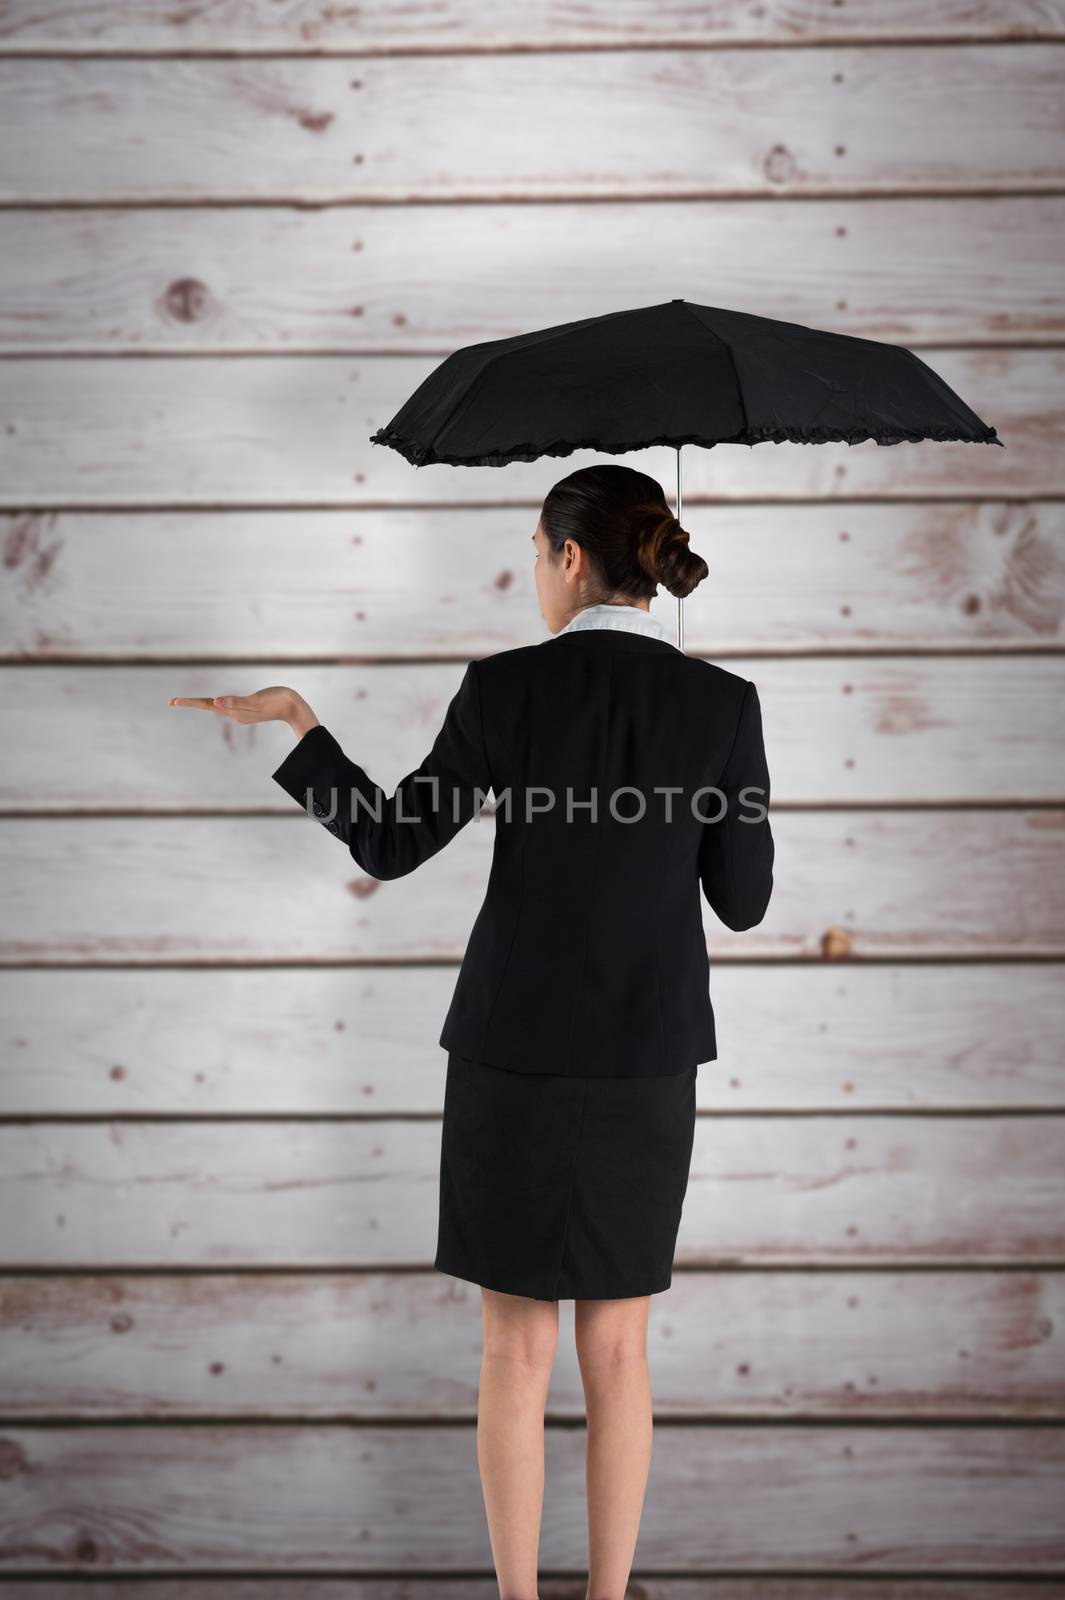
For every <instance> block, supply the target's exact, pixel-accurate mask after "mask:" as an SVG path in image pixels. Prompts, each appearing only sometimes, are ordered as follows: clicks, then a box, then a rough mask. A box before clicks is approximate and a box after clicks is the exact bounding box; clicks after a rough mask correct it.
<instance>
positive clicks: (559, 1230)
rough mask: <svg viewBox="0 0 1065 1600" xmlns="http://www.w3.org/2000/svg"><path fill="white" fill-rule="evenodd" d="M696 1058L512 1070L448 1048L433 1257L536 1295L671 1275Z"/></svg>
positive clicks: (649, 1284) (573, 1294)
mask: <svg viewBox="0 0 1065 1600" xmlns="http://www.w3.org/2000/svg"><path fill="white" fill-rule="evenodd" d="M696 1071H697V1068H696V1067H694V1066H693V1067H690V1068H688V1069H687V1070H685V1071H682V1072H679V1073H676V1074H670V1075H669V1076H665V1077H642V1078H621V1077H614V1078H611V1077H577V1076H573V1075H562V1074H558V1075H555V1074H551V1073H528V1072H511V1071H509V1070H508V1069H506V1068H504V1067H496V1066H489V1065H487V1064H486V1063H484V1062H480V1061H470V1060H467V1059H466V1058H465V1057H464V1056H458V1055H456V1054H455V1053H454V1052H453V1051H452V1052H450V1053H449V1055H448V1059H447V1078H446V1081H445V1086H444V1115H443V1123H442V1126H441V1141H440V1214H439V1232H438V1237H437V1248H436V1259H435V1261H434V1263H433V1265H434V1266H435V1267H436V1269H437V1270H438V1271H439V1272H446V1273H449V1274H450V1275H451V1276H452V1277H455V1278H465V1279H467V1280H468V1281H469V1282H472V1283H479V1284H482V1285H483V1286H484V1287H485V1288H488V1289H500V1290H502V1291H503V1292H504V1293H506V1294H521V1295H529V1296H531V1297H532V1298H533V1299H536V1300H573V1299H588V1300H616V1299H624V1298H628V1297H629V1296H633V1295H645V1294H657V1293H659V1292H660V1291H661V1290H663V1289H668V1288H669V1285H670V1282H671V1281H672V1274H673V1253H674V1249H675V1247H676V1242H677V1230H678V1228H679V1226H680V1218H681V1210H682V1208H683V1204H684V1196H685V1192H686V1190H687V1187H688V1173H689V1169H690V1166H691V1155H692V1147H693V1144H694V1140H695V1079H696Z"/></svg>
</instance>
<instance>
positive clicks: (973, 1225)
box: [0, 1073, 1065, 1270]
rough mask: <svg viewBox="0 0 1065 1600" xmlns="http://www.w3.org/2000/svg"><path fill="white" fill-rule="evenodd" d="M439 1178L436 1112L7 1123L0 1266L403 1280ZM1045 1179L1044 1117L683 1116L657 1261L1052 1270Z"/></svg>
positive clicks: (1054, 1204) (1063, 1155)
mask: <svg viewBox="0 0 1065 1600" xmlns="http://www.w3.org/2000/svg"><path fill="white" fill-rule="evenodd" d="M442 1076H443V1074H442V1073H441V1079H442ZM441 1093H442V1089H441ZM439 1165H440V1124H439V1121H438V1120H437V1119H436V1118H432V1119H419V1120H396V1121H386V1120H382V1121H372V1122H366V1121H351V1122H306V1121H302V1122H275V1121H266V1122H247V1123H243V1124H236V1123H229V1122H208V1123H200V1122H192V1123H188V1122H163V1123H145V1122H126V1123H120V1122H112V1123H110V1124H106V1125H105V1124H98V1123H88V1124H79V1123H30V1124H8V1125H4V1126H2V1127H0V1172H2V1173H3V1174H4V1178H3V1183H2V1191H0V1196H2V1199H3V1208H2V1212H0V1267H4V1268H22V1267H30V1266H36V1267H52V1268H65V1267H74V1266H76V1267H92V1268H95V1269H100V1270H103V1269H107V1268H111V1267H115V1268H118V1267H134V1266H136V1267H148V1266H152V1267H159V1266H166V1267H177V1266H190V1267H227V1266H229V1267H232V1266H254V1267H262V1266H281V1267H312V1266H313V1267H338V1266H350V1267H381V1266H397V1265H398V1266H417V1267H422V1266H425V1265H427V1264H430V1263H431V1262H432V1260H433V1253H434V1250H435V1245H436V1226H437V1207H438V1200H439ZM999 1174H1002V1175H1003V1176H1000V1177H996V1178H995V1181H989V1175H999ZM1063 1175H1065V1119H1062V1118H1058V1117H1046V1116H1039V1115H1036V1116H1017V1117H993V1116H992V1117H957V1116H946V1117H940V1116H932V1115H929V1116H921V1117H908V1118H899V1117H893V1116H877V1115H869V1116H864V1117H860V1118H859V1117H840V1116H830V1117H823V1118H818V1117H813V1116H811V1117H774V1116H768V1117H757V1116H754V1117H748V1118H738V1117H728V1118H715V1117H713V1116H702V1117H699V1119H698V1122H697V1127H696V1135H695V1149H694V1153H693V1156H692V1165H691V1176H690V1180H689V1184H688V1191H687V1195H686V1198H685V1210H684V1216H683V1220H682V1222H681V1225H680V1234H679V1238H678V1241H677V1263H678V1265H681V1266H706V1265H719V1264H720V1265H739V1264H744V1263H750V1264H751V1265H756V1266H769V1265H773V1264H792V1263H798V1262H803V1263H810V1264H814V1263H817V1262H833V1263H838V1264H841V1265H847V1264H855V1265H858V1264H861V1265H869V1264H871V1263H879V1262H889V1263H891V1262H896V1263H906V1262H925V1263H933V1264H934V1263H941V1262H944V1261H963V1262H966V1263H968V1264H971V1265H987V1264H990V1263H993V1262H999V1261H1007V1262H1010V1263H1012V1264H1017V1265H1021V1264H1034V1263H1038V1264H1044V1265H1055V1264H1056V1265H1061V1264H1063V1263H1065V1237H1063V1234H1062V1226H1061V1217H1062V1208H1063V1203H1065V1177H1063Z"/></svg>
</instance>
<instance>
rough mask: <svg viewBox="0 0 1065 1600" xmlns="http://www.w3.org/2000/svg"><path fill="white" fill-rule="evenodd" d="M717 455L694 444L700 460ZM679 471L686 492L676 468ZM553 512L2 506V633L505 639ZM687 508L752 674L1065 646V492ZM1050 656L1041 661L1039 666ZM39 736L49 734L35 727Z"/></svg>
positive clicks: (511, 639)
mask: <svg viewBox="0 0 1065 1600" xmlns="http://www.w3.org/2000/svg"><path fill="white" fill-rule="evenodd" d="M873 448H874V449H875V448H876V447H875V446H874V447H873ZM928 449H929V450H932V449H933V446H932V445H929V446H928ZM698 454H699V452H696V451H689V452H688V454H687V457H686V458H685V471H686V472H688V471H689V469H690V467H691V466H692V465H693V464H694V462H695V458H696V456H697V455H698ZM1000 454H1001V452H1000ZM659 459H660V458H659ZM722 459H725V458H722ZM475 478H476V474H471V475H470V476H469V477H468V478H467V479H466V480H465V481H467V482H469V483H470V484H471V486H472V484H473V482H474V479H475ZM440 481H441V482H442V481H443V480H440ZM660 481H661V482H662V484H663V487H664V488H665V490H666V493H667V496H668V497H669V498H671V499H672V497H673V493H674V481H675V480H672V481H671V480H670V479H669V477H668V474H664V473H663V474H662V475H661V477H660ZM545 483H546V480H545ZM538 511H539V507H538V505H537V504H534V505H530V506H527V507H526V506H515V507H512V508H502V509H499V510H496V509H490V508H488V507H484V508H476V507H475V508H467V509H459V508H458V507H450V506H441V507H431V506H425V507H418V508H414V509H405V508H404V507H402V506H390V507H389V508H388V509H387V510H371V509H365V510H354V509H353V510H348V511H306V510H304V511H246V512H245V511H238V510H233V511H220V512H210V511H204V512H196V511H151V512H137V511H128V512H108V511H89V512H74V511H71V512H43V511H42V512H28V513H25V514H19V513H12V514H10V515H9V516H7V517H4V516H2V515H0V542H2V544H3V548H4V556H5V564H6V573H7V579H8V581H7V583H6V584H5V585H3V587H2V588H0V651H2V652H4V653H6V656H7V659H9V660H14V661H16V662H18V661H27V662H40V661H57V662H59V661H63V660H67V661H77V662H79V663H80V662H81V660H82V659H83V658H86V657H88V658H89V659H92V660H103V661H108V662H117V661H121V660H130V661H136V660H138V659H140V660H146V661H150V660H156V661H159V660H166V659H167V658H175V659H180V660H181V661H182V662H188V661H189V660H190V658H193V657H196V656H200V657H204V658H206V661H207V663H216V664H217V663H224V662H226V661H227V660H234V661H237V660H239V661H241V662H246V661H254V660H256V659H257V658H259V657H263V656H265V655H266V654H267V653H269V658H270V662H271V667H270V671H271V674H272V675H276V673H277V672H278V671H279V670H280V669H281V666H282V664H283V663H284V662H286V661H292V662H295V661H299V662H300V663H305V662H314V661H320V662H326V661H330V660H333V659H336V658H338V657H339V658H341V659H347V660H359V659H369V660H374V659H377V660H388V659H396V660H403V659H405V658H408V657H419V656H421V657H433V656H443V657H451V658H452V659H454V660H465V659H467V658H468V657H469V656H478V657H480V656H482V655H488V654H491V653H493V652H494V651H496V650H501V649H510V648H511V647H512V646H514V645H519V644H527V643H532V642H534V641H535V640H537V639H541V638H546V637H547V630H546V627H545V624H544V621H543V618H542V616H541V614H540V609H539V605H538V603H537V600H536V594H535V589H534V585H533V576H532V564H531V562H530V558H529V549H528V548H527V547H529V540H530V535H531V531H532V526H534V525H535V522H536V518H537V515H538ZM684 523H685V526H686V527H687V528H688V529H689V530H690V533H691V543H692V548H693V549H694V550H697V551H698V552H699V554H700V555H702V556H703V557H704V558H705V559H706V561H707V562H708V564H709V566H710V569H711V570H710V576H709V577H708V578H707V579H706V580H704V582H703V583H702V584H700V586H699V587H698V588H697V589H696V590H695V591H694V592H693V593H692V594H691V595H690V596H689V597H688V599H687V600H686V601H685V602H684V648H685V650H686V651H687V653H688V654H689V655H704V656H707V657H708V658H710V659H715V660H722V661H723V662H725V663H726V664H728V665H730V666H732V669H733V670H739V665H738V664H736V665H733V663H732V662H730V661H729V660H728V658H729V657H730V656H732V655H735V654H736V653H737V652H741V653H742V652H749V651H755V652H756V653H757V655H756V657H755V658H754V659H755V663H756V664H755V665H754V666H753V667H752V669H751V671H752V675H753V676H756V677H759V678H760V677H761V675H762V674H763V673H764V672H765V671H768V670H770V669H768V668H766V667H764V666H763V664H762V662H761V660H759V659H758V657H761V656H764V655H767V654H769V655H772V654H780V655H787V656H788V658H789V660H790V661H794V658H795V657H796V656H802V655H806V654H809V653H811V652H815V651H820V650H823V649H825V648H829V649H831V650H833V651H835V652H845V653H847V654H851V655H855V656H857V655H862V654H864V653H865V652H867V651H869V650H871V649H881V650H882V649H892V650H906V649H923V650H938V651H950V650H961V649H965V648H967V647H971V648H978V649H980V650H982V651H989V652H990V651H999V652H1002V651H1007V650H1012V649H1020V650H1033V651H1035V650H1044V651H1046V650H1056V649H1060V648H1061V647H1062V645H1063V644H1065V506H1063V504H1062V503H1061V502H1053V501H1047V502H1038V501H1035V502H1020V501H1018V502H1009V501H1000V500H991V501H987V502H985V503H983V504H981V503H980V502H974V503H966V502H958V503H950V502H944V503H937V502H935V501H931V502H926V503H925V504H920V505H910V504H906V503H904V502H903V503H899V504H895V505H881V504H876V503H871V502H864V503H860V504H858V505H849V504H843V503H841V504H839V505H835V506H832V505H830V506H824V505H802V504H798V505H786V506H785V505H739V504H728V503H726V504H722V505H719V506H718V505H707V504H705V503H702V504H699V503H696V504H692V505H689V502H688V498H687V496H685V500H684ZM252 570H254V573H255V581H254V584H250V583H249V582H248V574H249V571H252ZM651 614H652V616H656V617H657V618H658V619H659V620H660V621H661V623H662V625H663V627H664V628H665V630H666V635H667V637H668V638H669V639H671V640H675V638H676V623H677V618H676V605H675V603H674V601H673V598H672V596H670V595H668V594H667V593H666V592H665V591H664V590H660V591H659V593H658V595H657V597H656V599H655V600H654V602H653V603H652V606H651ZM0 659H3V655H2V654H0ZM1044 669H1045V663H1042V662H1038V661H1033V662H1031V663H1030V666H1029V670H1030V672H1031V674H1032V682H1033V684H1035V685H1037V684H1038V683H1039V682H1040V680H1041V677H1042V674H1043V672H1044ZM168 670H170V669H168ZM183 670H184V669H183ZM194 670H196V671H197V672H200V671H201V670H204V671H206V670H221V671H225V672H226V673H227V675H228V672H229V669H228V668H225V667H224V666H216V667H214V668H211V667H210V666H209V665H208V666H205V667H204V668H203V669H200V668H199V667H196V668H195V669H194ZM239 670H240V671H242V672H243V671H244V670H246V669H245V668H243V667H241V668H240V669H239ZM285 670H286V671H288V670H289V669H287V668H286V669H285ZM291 670H292V671H293V672H294V671H295V670H296V669H295V667H293V668H292V669H291ZM305 670H306V669H305V668H302V667H301V672H302V671H305ZM804 670H805V669H804ZM825 670H829V669H827V668H826V669H825ZM840 670H841V671H842V670H844V668H843V665H842V664H841V666H840ZM928 670H929V671H933V670H937V668H936V667H934V666H933V665H931V664H930V665H929V668H928ZM944 670H949V669H944ZM965 670H967V671H970V670H971V671H973V672H978V671H980V670H981V668H980V667H979V665H978V664H977V663H976V662H973V661H971V660H970V662H969V664H968V666H967V668H966V669H965ZM987 670H990V667H989V668H988V669H987ZM81 676H82V669H81V668H80V666H79V681H80V678H81ZM5 681H6V683H7V684H8V685H11V686H12V687H11V688H8V689H6V690H5V688H4V683H5ZM1010 681H1013V680H1010ZM86 682H88V679H86ZM35 683H36V684H37V687H36V688H35V689H32V691H31V685H33V684H35ZM60 683H62V684H64V685H66V683H67V677H66V675H64V674H62V673H59V674H54V675H53V674H47V675H43V674H40V673H37V674H36V675H35V674H33V673H31V672H27V673H25V674H22V673H17V672H8V673H6V674H4V675H3V677H0V695H2V696H4V703H5V704H6V705H7V706H8V707H10V705H11V702H12V698H13V697H14V695H15V690H14V687H13V686H14V685H16V684H17V685H18V691H17V700H16V704H17V703H23V697H24V696H25V695H26V694H28V693H31V692H32V695H33V699H34V702H35V703H39V702H40V700H41V699H42V698H44V697H46V696H47V695H48V694H49V693H54V688H53V686H54V685H57V684H60ZM94 692H95V693H97V694H98V693H99V692H100V685H99V682H98V681H97V683H96V684H95V689H94ZM779 732H780V730H778V736H779ZM21 738H22V742H23V744H24V745H25V744H26V743H30V744H31V745H32V739H33V727H32V726H31V727H30V728H28V729H25V730H23V732H22V734H21Z"/></svg>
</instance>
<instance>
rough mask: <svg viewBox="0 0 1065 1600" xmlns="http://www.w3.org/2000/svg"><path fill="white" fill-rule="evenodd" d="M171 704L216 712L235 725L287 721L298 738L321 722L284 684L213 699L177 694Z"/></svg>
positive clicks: (220, 695) (205, 696)
mask: <svg viewBox="0 0 1065 1600" xmlns="http://www.w3.org/2000/svg"><path fill="white" fill-rule="evenodd" d="M168 704H169V705H172V706H193V707H194V708H195V709H196V710H198V711H213V712H214V714H215V716H218V717H229V718H230V719H231V720H232V721H233V722H287V723H288V725H289V727H290V728H291V729H292V731H293V733H294V734H295V735H296V737H297V739H302V738H303V735H304V734H305V733H306V732H307V731H308V730H309V729H310V728H313V727H315V726H316V725H317V722H318V718H317V717H316V716H315V714H314V712H313V711H312V710H311V708H310V706H309V705H308V704H307V702H306V700H304V698H303V696H302V695H301V694H298V693H297V692H296V690H295V689H289V688H287V687H286V686H285V685H284V684H274V685H272V686H271V687H270V688H268V689H256V690H255V692H254V694H245V695H240V694H219V695H215V696H214V698H213V699H212V698H211V697H210V696H208V695H191V696H188V697H181V696H178V695H174V696H172V697H171V699H170V700H169V701H168Z"/></svg>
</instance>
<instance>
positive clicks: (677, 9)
mask: <svg viewBox="0 0 1065 1600" xmlns="http://www.w3.org/2000/svg"><path fill="white" fill-rule="evenodd" d="M1063 36H1065V13H1063V10H1062V7H1061V4H1060V0H1009V4H1003V3H1001V0H1000V3H998V4H992V3H991V0H940V3H939V4H937V5H936V7H935V8H934V9H929V8H928V7H927V6H923V5H920V4H918V3H917V0H890V3H887V0H860V3H858V4H853V3H852V4H849V5H848V6H846V7H845V8H844V7H839V8H835V7H833V6H831V5H826V4H825V3H824V0H771V3H768V4H765V5H759V6H753V7H738V6H735V5H731V4H730V3H729V0H704V3H703V4H702V5H700V6H699V7H698V8H695V9H693V8H692V7H691V6H685V5H680V4H664V5H654V6H650V5H629V6H617V5H611V4H608V3H607V0H589V3H587V4H585V5H582V7H581V9H580V11H579V12H578V11H572V10H570V9H569V8H568V7H564V6H556V5H550V4H536V5H525V6H522V7H521V8H520V9H515V8H514V7H513V6H509V5H507V4H506V3H505V0H486V3H480V4H475V3H473V0H447V4H437V5H434V6H432V7H399V6H395V5H389V4H387V3H386V0H378V3H375V4H369V5H360V6H358V7H349V6H331V5H326V4H322V3H321V0H288V3H287V4H285V5H284V6H281V5H277V4H276V3H275V4H270V3H268V0H202V3H200V4H197V5H196V6H195V7H187V8H183V7H178V8H175V7H174V6H173V5H172V4H170V3H169V0H92V3H89V0H81V3H80V4H79V5H78V6H77V7H76V8H73V9H65V8H63V7H57V6H54V5H49V4H48V3H47V0H5V5H4V11H3V17H2V19H0V52H2V53H4V54H15V53H18V52H19V51H32V52H34V53H37V52H41V51H47V50H53V51H57V52H61V53H64V54H66V53H68V52H73V53H77V52H86V53H88V52H92V51H106V52H107V53H108V54H109V55H119V54H121V53H122V52H124V51H152V52H159V53H163V52H167V51H171V52H174V53H180V54H183V55H184V54H186V53H194V52H196V51H197V50H203V51H212V50H235V51H239V52H240V54H241V55H255V54H257V53H262V52H267V51H278V50H283V51H285V52H286V53H291V54H294V55H297V54H308V55H317V54H319V53H323V54H328V53H329V52H330V51H334V50H336V51H355V52H357V53H358V54H360V55H361V54H364V53H365V54H374V53H376V52H379V51H380V52H382V53H387V52H391V51H393V50H421V51H432V50H435V49H441V48H445V49H449V50H457V49H461V50H463V51H490V52H496V51H499V50H513V49H523V50H528V49H552V50H562V49H566V50H579V49H585V48H587V46H588V45H589V43H594V45H595V46H596V47H597V48H599V49H606V48H608V47H617V46H646V45H649V44H655V45H663V44H669V45H673V46H688V47H689V48H697V47H699V46H705V45H720V44H740V43H750V44H777V45H781V44H785V45H793V44H802V43H805V44H818V43H825V42H834V41H840V42H852V43H857V42H859V41H862V40H867V41H870V42H877V41H881V40H887V41H891V40H902V39H910V40H913V41H915V42H918V41H927V42H929V43H934V42H939V41H941V40H944V39H947V40H949V39H959V40H960V39H988V40H990V39H1018V38H1020V39H1059V38H1061V37H1063ZM715 1592H716V1591H715Z"/></svg>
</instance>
